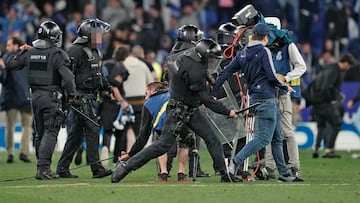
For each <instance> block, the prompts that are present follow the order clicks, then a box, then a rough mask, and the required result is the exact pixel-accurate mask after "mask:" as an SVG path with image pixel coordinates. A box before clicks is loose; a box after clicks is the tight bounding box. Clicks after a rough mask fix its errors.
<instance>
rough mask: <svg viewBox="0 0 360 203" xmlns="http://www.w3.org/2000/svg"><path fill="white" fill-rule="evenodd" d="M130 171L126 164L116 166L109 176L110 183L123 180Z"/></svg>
mask: <svg viewBox="0 0 360 203" xmlns="http://www.w3.org/2000/svg"><path fill="white" fill-rule="evenodd" d="M130 171H131V170H130V169H128V168H127V163H126V162H122V163H120V164H118V165H117V166H116V168H115V171H114V173H113V174H112V176H111V182H112V183H118V182H120V181H121V180H122V179H123V178H125V176H127V174H129V173H130Z"/></svg>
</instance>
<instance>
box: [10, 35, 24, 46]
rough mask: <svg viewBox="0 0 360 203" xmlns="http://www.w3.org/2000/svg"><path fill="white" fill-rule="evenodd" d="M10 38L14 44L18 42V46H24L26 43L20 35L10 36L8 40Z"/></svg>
mask: <svg viewBox="0 0 360 203" xmlns="http://www.w3.org/2000/svg"><path fill="white" fill-rule="evenodd" d="M10 39H11V40H12V41H13V44H16V45H18V46H22V45H24V44H25V42H24V41H23V40H22V39H20V38H19V37H16V36H10V37H9V38H8V40H10Z"/></svg>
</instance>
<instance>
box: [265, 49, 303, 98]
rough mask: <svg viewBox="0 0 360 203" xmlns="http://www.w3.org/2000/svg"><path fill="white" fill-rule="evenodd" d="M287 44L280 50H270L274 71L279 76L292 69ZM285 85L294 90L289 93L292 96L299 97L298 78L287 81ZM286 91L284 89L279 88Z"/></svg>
mask: <svg viewBox="0 0 360 203" xmlns="http://www.w3.org/2000/svg"><path fill="white" fill-rule="evenodd" d="M288 48H289V45H286V46H284V47H283V48H281V50H279V51H277V52H272V57H273V61H274V66H275V70H276V73H277V74H278V75H280V76H285V75H286V74H287V73H288V72H290V71H291V70H292V67H291V64H290V61H289V52H288ZM287 85H290V86H291V87H292V88H293V89H294V90H295V91H296V92H293V93H292V94H291V95H292V96H294V97H297V98H298V97H300V96H301V91H300V78H297V79H295V80H292V81H290V82H287ZM280 91H283V92H286V90H282V89H281V90H280Z"/></svg>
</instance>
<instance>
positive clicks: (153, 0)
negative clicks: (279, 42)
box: [0, 0, 360, 75]
mask: <svg viewBox="0 0 360 203" xmlns="http://www.w3.org/2000/svg"><path fill="white" fill-rule="evenodd" d="M248 4H252V5H254V7H255V8H256V9H257V10H258V11H260V12H261V13H262V14H263V15H264V16H265V17H267V16H277V17H279V18H280V19H281V22H282V28H287V29H289V30H290V31H293V34H294V39H295V42H296V43H297V44H298V45H299V47H300V48H301V51H303V53H304V55H306V57H305V60H306V62H307V65H308V69H309V70H308V73H309V75H311V72H316V69H317V67H318V65H319V64H320V65H321V63H326V62H328V61H333V60H335V59H336V58H338V56H339V55H340V54H341V53H342V52H350V53H352V54H353V55H354V56H356V57H357V58H360V50H359V48H358V47H360V46H358V45H359V44H360V39H359V25H360V1H359V0H323V1H319V0H302V1H299V0H298V1H290V0H271V1H270V0H252V1H251V0H242V1H235V0H147V1H144V0H78V1H71V0H3V1H2V2H1V3H0V27H1V29H0V33H1V34H0V50H1V52H2V53H3V52H4V50H5V45H6V41H7V38H8V37H9V36H11V35H16V36H20V37H21V38H22V39H23V40H25V41H26V42H27V43H28V44H31V42H32V40H33V39H34V38H36V30H37V28H38V26H39V24H40V23H41V22H43V21H45V20H53V21H55V22H56V23H57V24H58V25H59V26H60V27H61V28H62V30H63V31H64V37H63V40H64V43H63V46H64V48H65V49H66V48H68V47H69V46H70V44H71V42H72V41H73V40H74V39H75V38H76V35H77V33H76V29H77V26H78V25H79V23H80V22H81V20H82V19H86V18H99V19H102V20H104V21H106V22H109V23H110V24H111V26H112V32H110V33H109V34H108V35H106V36H105V39H106V44H105V45H104V46H103V47H101V49H102V50H103V52H104V56H105V58H104V59H109V58H111V55H112V53H113V50H114V47H116V46H118V45H120V44H129V45H131V46H134V45H140V46H141V47H143V49H144V53H145V57H146V55H147V57H146V58H147V60H148V61H150V63H153V62H156V65H157V66H159V65H160V66H162V65H163V62H164V57H165V56H166V55H167V53H168V52H169V49H170V48H171V47H172V45H173V42H174V41H175V39H176V34H177V28H178V27H179V26H181V25H184V24H194V25H196V26H199V27H200V28H201V29H202V30H203V31H204V33H205V36H206V37H212V38H215V36H216V31H217V28H218V27H219V25H221V24H223V23H226V22H229V21H230V19H231V17H232V16H233V15H234V14H235V13H236V12H237V11H239V10H240V9H241V8H243V7H244V6H246V5H248ZM309 65H310V66H309ZM312 67H314V68H312ZM312 69H314V70H312Z"/></svg>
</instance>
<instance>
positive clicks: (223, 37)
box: [216, 22, 238, 46]
mask: <svg viewBox="0 0 360 203" xmlns="http://www.w3.org/2000/svg"><path fill="white" fill-rule="evenodd" d="M237 31H238V27H237V26H235V25H234V24H232V23H231V22H227V23H225V24H222V25H220V27H219V28H218V30H217V32H216V41H217V42H218V43H219V44H220V45H224V46H226V45H228V46H229V45H231V44H232V43H233V40H234V37H235V36H236V33H237Z"/></svg>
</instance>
